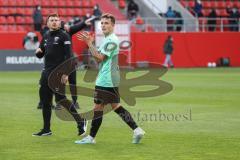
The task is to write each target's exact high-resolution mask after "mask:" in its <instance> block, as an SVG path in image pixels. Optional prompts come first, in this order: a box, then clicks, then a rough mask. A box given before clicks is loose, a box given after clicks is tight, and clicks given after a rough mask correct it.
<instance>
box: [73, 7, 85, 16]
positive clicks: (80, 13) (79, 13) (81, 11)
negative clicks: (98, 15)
mask: <svg viewBox="0 0 240 160" xmlns="http://www.w3.org/2000/svg"><path fill="white" fill-rule="evenodd" d="M74 12H75V15H76V16H84V15H85V10H84V9H82V8H75V9H74Z"/></svg>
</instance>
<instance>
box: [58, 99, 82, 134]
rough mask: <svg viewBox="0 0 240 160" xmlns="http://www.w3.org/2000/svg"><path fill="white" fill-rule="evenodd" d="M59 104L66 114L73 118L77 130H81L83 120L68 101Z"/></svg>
mask: <svg viewBox="0 0 240 160" xmlns="http://www.w3.org/2000/svg"><path fill="white" fill-rule="evenodd" d="M61 104H62V105H63V107H64V108H66V109H67V110H68V112H69V113H70V114H71V115H72V116H73V118H74V119H75V121H76V122H77V124H78V128H79V129H80V130H81V129H82V130H83V127H84V123H83V118H82V117H81V116H80V115H79V114H78V112H77V110H76V109H75V107H74V106H73V104H72V103H71V101H69V100H65V101H62V102H61Z"/></svg>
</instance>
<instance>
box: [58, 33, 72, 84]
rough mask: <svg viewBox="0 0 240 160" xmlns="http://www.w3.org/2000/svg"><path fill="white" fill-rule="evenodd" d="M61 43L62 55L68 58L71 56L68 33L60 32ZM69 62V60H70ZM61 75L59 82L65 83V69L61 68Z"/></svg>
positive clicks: (66, 77) (66, 76)
mask: <svg viewBox="0 0 240 160" xmlns="http://www.w3.org/2000/svg"><path fill="white" fill-rule="evenodd" d="M62 35H63V36H62V41H63V42H62V43H63V44H62V45H63V49H64V55H65V58H66V60H68V59H69V58H71V57H72V55H73V54H72V45H71V38H70V36H69V35H68V34H66V33H63V34H62ZM70 62H71V61H70ZM62 72H63V75H62V77H61V83H63V84H66V83H67V82H68V75H67V73H66V72H67V69H66V70H64V69H63V70H62Z"/></svg>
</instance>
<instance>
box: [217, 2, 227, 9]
mask: <svg viewBox="0 0 240 160" xmlns="http://www.w3.org/2000/svg"><path fill="white" fill-rule="evenodd" d="M225 7H226V2H225V1H220V2H218V8H225Z"/></svg>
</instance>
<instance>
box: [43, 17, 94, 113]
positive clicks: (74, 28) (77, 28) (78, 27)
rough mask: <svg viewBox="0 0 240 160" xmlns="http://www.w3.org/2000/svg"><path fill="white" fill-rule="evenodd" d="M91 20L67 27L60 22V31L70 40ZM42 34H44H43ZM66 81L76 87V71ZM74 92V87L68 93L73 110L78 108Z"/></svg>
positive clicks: (89, 23)
mask: <svg viewBox="0 0 240 160" xmlns="http://www.w3.org/2000/svg"><path fill="white" fill-rule="evenodd" d="M92 20H93V19H87V20H85V21H82V22H80V23H77V24H75V25H73V26H69V25H67V24H64V22H63V21H62V22H61V29H62V30H65V31H66V33H68V34H69V35H70V37H71V39H72V36H73V35H74V34H75V33H77V32H78V31H80V30H82V29H83V28H85V27H86V26H89V25H91V21H92ZM43 34H44V33H43ZM68 81H69V84H71V85H73V86H76V85H77V72H76V70H74V71H73V72H72V73H71V74H70V75H69V77H68ZM74 90H76V87H75V88H73V87H70V92H71V95H72V103H73V105H74V107H75V108H79V104H78V102H77V95H76V93H75V92H74ZM42 105H43V104H42V102H41V101H40V102H39V104H38V109H41V108H42Z"/></svg>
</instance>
